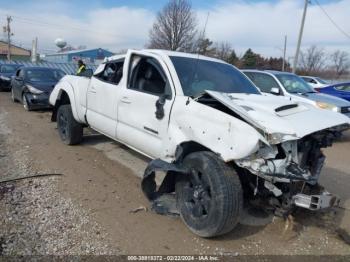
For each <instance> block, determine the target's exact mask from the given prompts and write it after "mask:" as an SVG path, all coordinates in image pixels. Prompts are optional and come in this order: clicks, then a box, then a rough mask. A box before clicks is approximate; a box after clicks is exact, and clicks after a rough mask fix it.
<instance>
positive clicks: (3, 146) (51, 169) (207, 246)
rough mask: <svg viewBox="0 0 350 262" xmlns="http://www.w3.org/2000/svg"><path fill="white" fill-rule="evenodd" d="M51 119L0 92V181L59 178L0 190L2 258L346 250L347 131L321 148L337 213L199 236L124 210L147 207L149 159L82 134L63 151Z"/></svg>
mask: <svg viewBox="0 0 350 262" xmlns="http://www.w3.org/2000/svg"><path fill="white" fill-rule="evenodd" d="M50 117H51V114H50V112H48V111H46V112H40V111H37V112H29V113H28V112H25V111H24V109H23V107H22V106H21V105H20V104H13V103H12V102H11V100H10V94H9V93H0V175H1V176H2V177H3V176H5V175H6V176H7V175H14V174H19V175H23V174H26V175H30V174H36V173H40V174H52V173H53V174H62V175H59V176H52V177H42V178H35V179H27V180H22V181H18V182H15V183H7V184H1V185H0V189H1V190H0V209H1V210H5V212H2V213H1V221H2V222H1V225H0V232H2V233H3V232H5V233H4V235H1V236H0V243H1V244H2V248H0V251H1V252H2V253H3V254H9V253H17V254H18V253H19V254H87V253H92V254H223V253H225V254H350V248H349V245H348V244H346V242H345V241H344V240H343V239H342V238H341V236H344V231H345V232H349V231H350V211H349V210H350V190H349V185H350V165H349V161H350V154H349V149H350V132H347V133H346V134H345V135H344V137H343V138H342V139H341V141H338V142H337V143H335V144H334V146H333V147H332V148H329V149H326V150H325V152H326V156H327V161H326V166H325V168H324V169H323V172H322V178H321V183H323V184H324V185H325V186H326V188H327V189H328V190H329V191H331V192H333V193H335V194H337V195H338V196H339V197H340V198H341V204H340V206H341V208H334V209H333V210H332V211H331V212H328V213H324V214H322V213H320V214H317V215H310V214H312V213H311V212H308V211H305V210H302V211H299V212H298V213H297V214H296V215H295V216H294V217H293V219H291V220H289V221H288V222H285V221H284V220H283V219H280V218H273V219H272V221H271V222H270V223H268V224H266V225H261V223H260V222H261V219H260V220H257V222H256V224H259V225H258V226H257V225H252V224H254V220H252V219H251V217H249V218H250V219H249V221H248V219H246V222H247V221H248V222H249V224H250V225H239V226H238V227H237V228H236V229H234V231H232V232H231V233H230V234H228V235H225V236H223V237H219V238H214V239H202V238H199V237H197V236H195V235H193V234H192V233H191V232H190V231H189V230H188V229H187V228H186V227H185V225H184V224H183V223H182V222H181V221H180V219H179V218H173V217H167V216H160V215H157V214H155V213H153V212H151V211H149V209H147V210H144V209H143V208H140V211H138V212H130V211H133V210H135V209H138V208H139V207H147V208H148V205H149V204H148V201H147V200H146V198H145V197H144V196H143V194H142V191H141V189H140V178H139V177H140V176H141V175H142V173H143V170H144V168H145V167H146V165H147V159H146V158H144V157H143V156H140V155H138V154H136V153H134V152H133V151H131V150H129V149H128V148H126V147H125V146H122V145H120V144H118V143H116V142H114V141H112V140H110V139H108V138H106V137H104V136H101V135H96V134H93V133H91V132H90V131H89V130H87V135H86V137H85V138H84V141H83V143H82V145H79V146H71V147H69V146H65V145H64V144H63V143H61V141H60V139H59V136H58V134H57V130H56V124H55V123H51V122H50ZM21 190H22V191H23V192H22V193H21V194H20V191H21ZM28 192H29V193H28ZM16 194H19V195H21V196H20V197H17V195H16ZM40 194H43V195H40ZM23 195H24V196H23ZM21 197H22V198H21ZM19 200H21V201H19ZM16 201H17V202H16ZM50 201H51V202H50ZM29 203H30V205H29ZM37 203H39V204H37ZM23 209H25V210H26V212H22V211H23ZM61 211H62V212H61ZM19 215H21V217H20V220H19V219H17V218H16V216H19ZM62 220H64V221H62ZM36 231H37V232H38V233H36ZM45 231H48V232H51V233H52V234H51V236H50V235H49V234H45ZM21 232H22V233H21ZM23 232H24V233H23ZM55 234H56V235H55ZM19 235H20V236H21V237H19ZM53 235H54V236H55V237H53ZM19 238H21V239H20V240H19ZM9 240H11V241H9ZM16 241H17V242H18V241H20V243H21V247H22V248H18V250H17V249H16ZM34 242H35V243H36V244H35V245H34V244H33V243H34ZM18 246H20V245H18Z"/></svg>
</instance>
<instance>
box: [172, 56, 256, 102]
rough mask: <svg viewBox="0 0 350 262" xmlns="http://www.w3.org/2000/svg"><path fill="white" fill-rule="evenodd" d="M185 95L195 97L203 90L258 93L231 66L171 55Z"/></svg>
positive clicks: (241, 74)
mask: <svg viewBox="0 0 350 262" xmlns="http://www.w3.org/2000/svg"><path fill="white" fill-rule="evenodd" d="M170 59H171V61H172V62H173V64H174V67H175V70H176V73H177V75H178V77H179V79H180V82H181V86H182V90H183V92H184V95H185V96H192V97H196V96H198V95H200V94H201V93H203V92H204V91H205V90H213V91H218V92H224V93H248V94H260V92H259V91H258V89H257V88H256V87H255V86H254V85H253V84H252V83H251V82H250V81H249V80H248V79H247V78H246V77H245V76H244V75H243V73H241V72H239V71H238V70H237V69H235V68H234V67H233V66H231V65H228V64H224V63H220V62H213V61H208V60H202V59H195V58H188V57H178V56H171V57H170Z"/></svg>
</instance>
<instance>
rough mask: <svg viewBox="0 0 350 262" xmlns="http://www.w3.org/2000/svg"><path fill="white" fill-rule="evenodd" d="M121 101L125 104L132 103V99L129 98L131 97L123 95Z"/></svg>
mask: <svg viewBox="0 0 350 262" xmlns="http://www.w3.org/2000/svg"><path fill="white" fill-rule="evenodd" d="M120 101H121V102H122V103H125V104H131V101H130V100H129V97H126V96H123V97H122V98H121V99H120Z"/></svg>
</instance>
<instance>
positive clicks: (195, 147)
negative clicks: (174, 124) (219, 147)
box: [175, 141, 213, 162]
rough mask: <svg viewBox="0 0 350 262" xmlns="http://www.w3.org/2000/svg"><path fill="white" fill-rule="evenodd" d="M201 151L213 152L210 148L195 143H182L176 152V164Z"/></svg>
mask: <svg viewBox="0 0 350 262" xmlns="http://www.w3.org/2000/svg"><path fill="white" fill-rule="evenodd" d="M199 151H210V152H213V151H212V150H210V149H209V148H207V147H205V146H203V145H201V144H199V143H197V142H194V141H187V142H184V143H181V144H180V145H178V147H177V148H176V152H175V157H176V162H181V161H182V160H183V159H184V158H185V157H186V156H187V155H189V154H191V153H193V152H199Z"/></svg>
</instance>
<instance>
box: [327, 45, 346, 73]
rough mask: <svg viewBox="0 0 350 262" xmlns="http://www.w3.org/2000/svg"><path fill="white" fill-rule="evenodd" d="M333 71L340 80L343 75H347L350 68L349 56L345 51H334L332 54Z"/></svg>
mask: <svg viewBox="0 0 350 262" xmlns="http://www.w3.org/2000/svg"><path fill="white" fill-rule="evenodd" d="M330 60H331V63H332V64H331V69H333V70H334V71H335V74H336V77H337V78H339V77H340V76H341V75H343V74H345V73H346V71H347V70H348V69H349V68H350V59H349V54H348V53H347V52H345V51H340V50H337V51H334V52H333V53H332V54H330Z"/></svg>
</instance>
